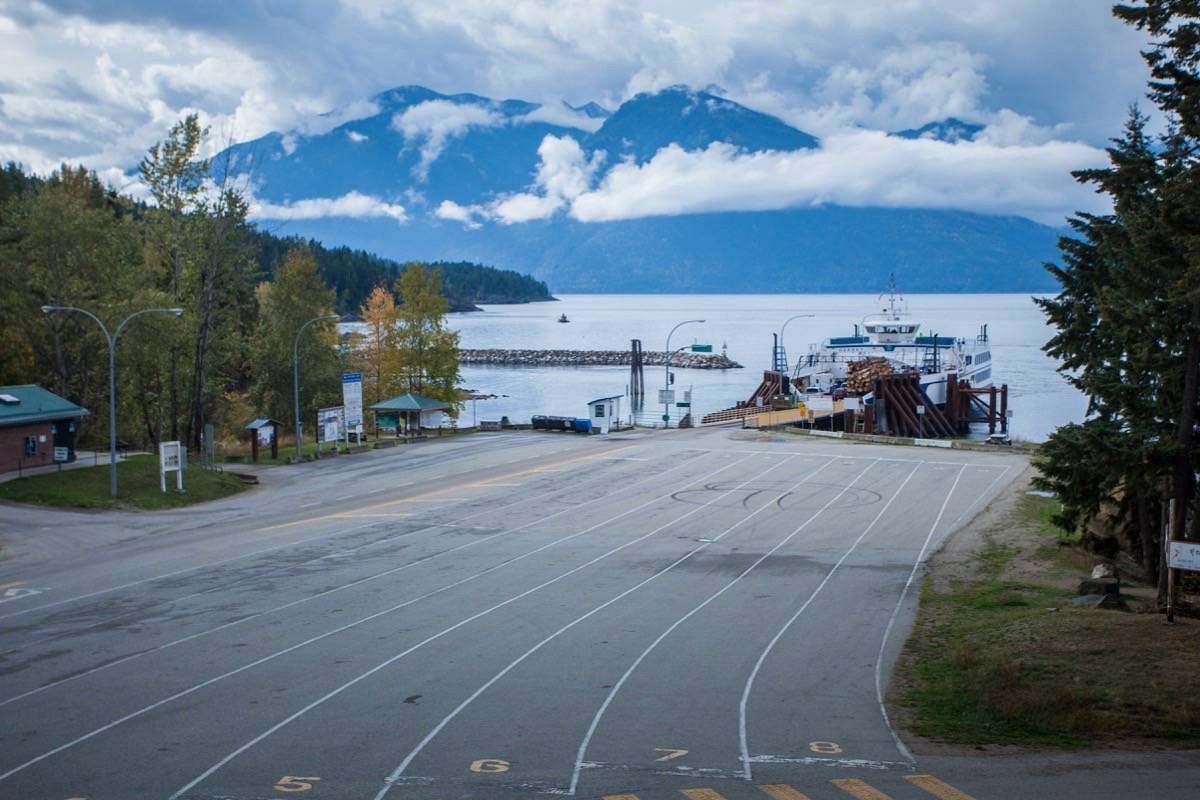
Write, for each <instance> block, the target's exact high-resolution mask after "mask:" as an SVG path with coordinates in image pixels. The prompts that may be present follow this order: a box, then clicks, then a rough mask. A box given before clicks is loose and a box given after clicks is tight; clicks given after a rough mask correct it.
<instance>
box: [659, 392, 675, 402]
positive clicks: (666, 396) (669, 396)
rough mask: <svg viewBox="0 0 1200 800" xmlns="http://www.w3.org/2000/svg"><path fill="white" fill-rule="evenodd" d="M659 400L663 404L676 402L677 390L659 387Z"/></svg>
mask: <svg viewBox="0 0 1200 800" xmlns="http://www.w3.org/2000/svg"><path fill="white" fill-rule="evenodd" d="M658 402H660V403H662V404H663V405H668V404H670V403H674V402H675V390H674V389H659V390H658Z"/></svg>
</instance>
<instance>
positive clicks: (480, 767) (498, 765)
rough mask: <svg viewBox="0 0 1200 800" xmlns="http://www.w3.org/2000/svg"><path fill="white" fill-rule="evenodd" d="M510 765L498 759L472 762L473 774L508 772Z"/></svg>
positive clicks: (482, 759)
mask: <svg viewBox="0 0 1200 800" xmlns="http://www.w3.org/2000/svg"><path fill="white" fill-rule="evenodd" d="M508 767H509V763H508V762H507V761H502V760H500V759H498V758H481V759H479V760H478V761H472V762H471V772H508Z"/></svg>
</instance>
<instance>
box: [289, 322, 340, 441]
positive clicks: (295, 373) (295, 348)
mask: <svg viewBox="0 0 1200 800" xmlns="http://www.w3.org/2000/svg"><path fill="white" fill-rule="evenodd" d="M326 319H341V317H339V316H338V315H337V314H322V315H320V316H319V317H313V318H312V319H310V320H309V321H308V322H305V323H304V324H303V325H301V326H300V330H298V331H296V338H295V339H294V340H293V341H292V407H293V411H294V413H295V414H296V460H297V461H299V460H300V334H302V333H304V329H305V328H307V327H308V326H309V325H312V324H313V323H314V322H320V321H321V320H326Z"/></svg>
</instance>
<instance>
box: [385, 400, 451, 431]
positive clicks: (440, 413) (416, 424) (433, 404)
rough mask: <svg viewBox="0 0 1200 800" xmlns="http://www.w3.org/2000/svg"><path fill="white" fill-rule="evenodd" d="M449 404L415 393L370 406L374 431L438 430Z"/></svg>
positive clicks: (443, 420)
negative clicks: (373, 415)
mask: <svg viewBox="0 0 1200 800" xmlns="http://www.w3.org/2000/svg"><path fill="white" fill-rule="evenodd" d="M449 408H450V404H449V403H447V402H444V401H442V400H435V399H433V398H432V397H426V396H425V395H422V394H416V393H415V392H408V393H407V394H402V395H399V396H398V397H393V398H391V399H388V400H384V401H382V402H380V403H376V404H375V405H373V406H371V411H373V412H375V431H376V433H378V432H379V431H392V432H395V433H396V434H397V435H398V434H400V433H401V432H412V431H416V432H419V431H420V429H421V428H440V427H442V424H443V423H444V422H445V419H446V411H447V410H448V409H449Z"/></svg>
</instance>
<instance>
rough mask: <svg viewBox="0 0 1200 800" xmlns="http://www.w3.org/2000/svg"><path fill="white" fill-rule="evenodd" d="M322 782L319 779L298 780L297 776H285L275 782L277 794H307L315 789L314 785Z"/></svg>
mask: <svg viewBox="0 0 1200 800" xmlns="http://www.w3.org/2000/svg"><path fill="white" fill-rule="evenodd" d="M319 780H321V779H320V778H317V777H308V778H297V777H296V776H295V775H284V776H283V777H282V778H280V779H279V780H278V781H276V782H275V791H277V792H307V791H308V790H309V789H311V788H313V783H315V782H316V781H319Z"/></svg>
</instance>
